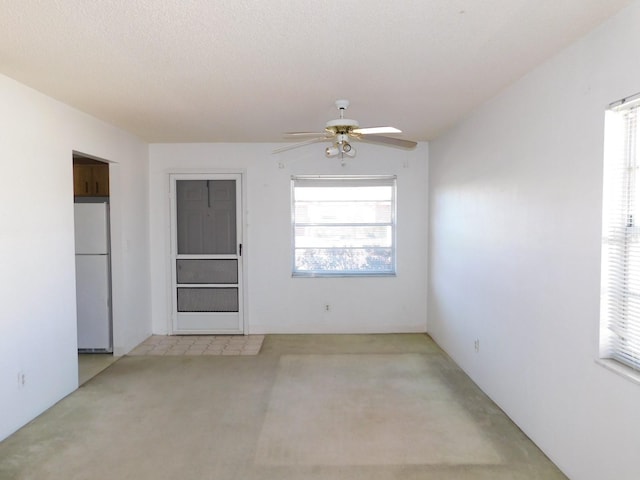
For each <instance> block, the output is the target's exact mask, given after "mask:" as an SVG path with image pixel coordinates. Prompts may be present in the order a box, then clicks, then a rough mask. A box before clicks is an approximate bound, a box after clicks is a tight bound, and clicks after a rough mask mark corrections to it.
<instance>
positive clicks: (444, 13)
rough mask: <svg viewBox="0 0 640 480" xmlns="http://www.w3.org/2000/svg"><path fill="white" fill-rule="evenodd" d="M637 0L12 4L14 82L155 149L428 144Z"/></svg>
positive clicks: (5, 66)
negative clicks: (330, 126) (359, 141)
mask: <svg viewBox="0 0 640 480" xmlns="http://www.w3.org/2000/svg"><path fill="white" fill-rule="evenodd" d="M628 3H630V0H482V1H479V0H394V1H391V0H349V1H344V0H340V1H338V0H322V1H320V0H316V1H312V0H268V1H265V0H155V1H154V0H135V1H134V0H111V1H106V0H105V1H97V0H93V1H90V0H55V1H54V0H49V1H44V0H41V1H36V0H0V11H1V12H2V14H1V15H0V73H2V74H4V75H7V76H9V77H12V78H14V79H16V80H18V81H19V82H21V83H24V84H26V85H29V86H31V87H33V88H35V89H37V90H40V91H42V92H44V93H45V94H47V95H49V96H51V97H54V98H56V99H59V100H61V101H63V102H65V103H67V104H69V105H72V106H74V107H76V108H78V109H80V110H82V111H85V112H87V113H89V114H91V115H94V116H96V117H98V118H101V119H103V120H105V121H107V122H109V123H112V124H115V125H117V126H119V127H121V128H123V129H125V130H128V131H130V132H132V133H134V134H136V135H138V136H139V137H141V138H142V139H144V140H146V141H148V142H258V141H260V142H261V141H281V140H282V135H281V133H282V132H284V131H292V130H313V131H318V130H322V128H323V127H324V123H325V122H326V121H327V120H329V119H332V118H335V117H336V116H337V112H336V111H335V107H334V105H333V102H334V100H336V99H338V98H348V99H349V100H350V101H351V107H350V109H349V111H348V114H347V117H349V118H355V119H357V120H358V121H359V122H360V124H361V125H363V126H371V125H393V126H395V127H398V128H400V129H402V130H403V131H404V134H403V135H402V137H405V138H410V139H413V140H429V139H432V138H434V137H435V136H436V135H438V133H440V132H442V131H444V130H445V129H446V128H447V127H449V126H450V125H452V124H453V123H454V122H456V121H457V120H458V119H460V118H461V117H463V116H464V115H466V114H467V113H468V112H469V111H471V110H473V109H474V108H475V107H477V106H478V105H480V104H482V103H483V102H485V101H486V100H487V99H489V98H491V97H492V96H493V95H495V94H496V93H497V92H499V91H500V90H501V89H502V88H504V87H505V86H507V85H508V84H510V83H512V82H513V81H515V80H516V79H518V78H519V77H521V76H522V75H524V74H525V73H526V72H528V71H529V70H531V69H532V68H534V67H535V66H536V65H538V64H539V63H541V62H542V61H543V60H545V59H546V58H549V57H550V56H552V55H553V54H554V53H555V52H557V51H558V50H559V49H561V48H562V47H564V46H567V45H569V44H570V43H571V42H572V41H574V40H575V39H577V38H579V37H580V36H582V35H584V34H586V33H587V32H588V31H589V30H591V29H592V28H594V27H595V26H596V25H598V24H599V23H601V22H602V21H604V20H605V19H606V18H607V17H609V16H611V15H612V14H614V13H616V12H617V11H618V10H620V9H621V8H622V7H624V6H625V5H627V4H628Z"/></svg>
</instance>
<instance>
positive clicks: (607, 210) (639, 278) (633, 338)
mask: <svg viewBox="0 0 640 480" xmlns="http://www.w3.org/2000/svg"><path fill="white" fill-rule="evenodd" d="M639 108H640V98H638V97H635V98H630V99H626V100H624V101H620V102H617V103H616V104H613V105H612V106H611V107H610V109H609V110H608V111H607V113H606V131H605V168H604V191H603V193H604V195H603V242H602V303H601V310H602V311H601V345H600V347H601V357H603V358H610V359H613V360H616V361H618V362H620V363H622V364H624V365H626V366H628V367H630V368H632V369H634V370H637V371H640V211H638V210H639V208H640V177H639V173H640V172H639V168H640V158H639V154H640V149H639V148H638V141H639V140H640V136H639V131H638V126H639V124H640V122H639V121H638V114H639V112H640V111H639Z"/></svg>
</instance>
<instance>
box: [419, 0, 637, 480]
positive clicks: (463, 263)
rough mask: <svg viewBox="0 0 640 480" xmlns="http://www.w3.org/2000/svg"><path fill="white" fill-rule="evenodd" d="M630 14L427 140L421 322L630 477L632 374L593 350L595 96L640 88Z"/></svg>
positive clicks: (559, 448)
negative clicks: (425, 291) (425, 315)
mask: <svg viewBox="0 0 640 480" xmlns="http://www.w3.org/2000/svg"><path fill="white" fill-rule="evenodd" d="M638 25H640V3H639V2H634V3H633V4H632V5H631V6H630V7H629V8H627V9H626V10H625V11H623V12H622V13H621V14H619V15H618V16H616V17H615V18H613V19H612V20H610V21H609V22H607V23H606V24H604V25H603V26H601V27H600V28H598V29H597V30H595V31H594V32H592V33H591V34H590V35H589V36H587V37H586V38H584V39H582V40H581V41H579V42H578V43H576V44H574V45H573V46H572V47H570V48H569V49H567V50H566V51H563V52H561V53H560V54H558V55H557V56H556V57H554V58H553V59H551V60H550V61H548V62H547V63H545V64H544V65H542V66H541V67H539V68H538V69H536V70H535V71H533V72H532V73H530V74H529V75H527V76H526V77H525V78H523V79H521V80H520V81H519V82H517V83H516V84H514V85H513V86H512V87H511V88H509V89H507V90H506V91H504V92H503V93H502V94H501V95H499V96H498V97H497V98H495V99H493V100H492V101H491V102H489V103H488V104H486V105H484V106H483V107H482V108H480V109H479V110H478V111H476V112H475V113H474V114H473V115H471V116H470V117H469V118H468V119H467V120H466V121H464V122H462V123H461V124H459V125H458V126H457V127H455V128H454V129H452V130H451V131H450V132H449V133H448V134H446V135H445V136H443V137H442V138H439V139H438V140H436V141H435V142H433V143H431V144H430V171H429V176H430V218H431V222H430V232H431V236H430V240H429V245H430V256H429V262H430V275H429V284H430V289H429V322H428V331H429V332H430V333H431V334H432V335H433V337H434V338H435V340H436V341H437V342H438V343H439V344H440V345H441V346H442V347H443V348H444V349H445V350H446V351H447V352H448V353H449V354H450V355H451V356H452V357H453V358H454V360H455V361H456V362H457V363H458V364H459V365H461V367H462V368H463V369H464V370H465V371H466V372H467V373H468V374H469V375H470V376H471V377H472V378H473V380H474V381H475V382H477V383H478V384H479V385H480V387H481V388H482V389H483V390H484V391H485V392H487V393H488V394H489V395H490V396H491V397H492V398H493V400H495V401H496V402H497V403H498V404H499V405H500V406H501V407H502V408H503V409H504V410H505V411H506V412H507V414H508V415H510V416H511V418H513V419H514V420H515V421H516V423H518V425H519V426H520V427H521V428H522V429H523V430H524V431H525V433H526V434H527V435H528V436H530V437H531V438H532V439H533V440H534V441H535V442H536V443H537V444H538V445H539V446H540V447H541V448H542V449H543V450H544V451H545V452H546V453H547V454H548V455H549V456H550V457H551V459H552V460H553V461H555V462H556V463H557V464H558V465H559V466H560V468H561V469H562V470H563V471H564V472H565V473H566V474H567V475H568V476H569V477H570V478H572V479H576V480H588V479H593V480H596V479H598V480H600V479H604V478H616V479H620V480H622V479H627V480H631V479H637V478H640V464H639V463H638V461H639V457H638V453H639V452H640V450H639V446H640V408H639V406H640V385H638V384H634V383H632V382H630V381H629V380H628V379H625V378H622V377H620V376H617V375H615V374H613V373H612V372H610V371H608V370H605V369H604V368H603V367H601V366H600V365H597V364H596V363H595V359H596V358H597V356H598V328H599V327H598V325H599V298H600V292H599V284H600V240H601V203H602V202H601V195H602V156H603V129H604V110H605V108H606V106H607V105H608V104H609V103H610V102H613V101H615V100H618V99H620V98H622V97H625V96H628V95H631V94H634V93H637V92H639V91H640V62H639V61H638V58H640V57H639V56H638V48H637V47H638V46H639V45H640V29H639V28H638ZM476 339H479V341H480V351H479V352H478V353H475V351H474V340H476Z"/></svg>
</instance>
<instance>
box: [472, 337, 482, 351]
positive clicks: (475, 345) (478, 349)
mask: <svg viewBox="0 0 640 480" xmlns="http://www.w3.org/2000/svg"><path fill="white" fill-rule="evenodd" d="M473 348H475V350H476V353H480V340H479V339H477V338H476V341H475V342H473Z"/></svg>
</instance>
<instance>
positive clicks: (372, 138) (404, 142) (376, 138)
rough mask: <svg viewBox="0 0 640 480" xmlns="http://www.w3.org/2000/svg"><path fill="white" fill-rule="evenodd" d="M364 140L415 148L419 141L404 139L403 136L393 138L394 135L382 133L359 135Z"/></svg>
mask: <svg viewBox="0 0 640 480" xmlns="http://www.w3.org/2000/svg"><path fill="white" fill-rule="evenodd" d="M359 139H360V140H362V141H363V142H372V143H384V144H386V145H393V146H394V147H402V148H414V147H415V146H416V145H418V143H417V142H414V141H412V140H403V139H402V138H393V137H384V136H382V135H365V136H362V137H359Z"/></svg>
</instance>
